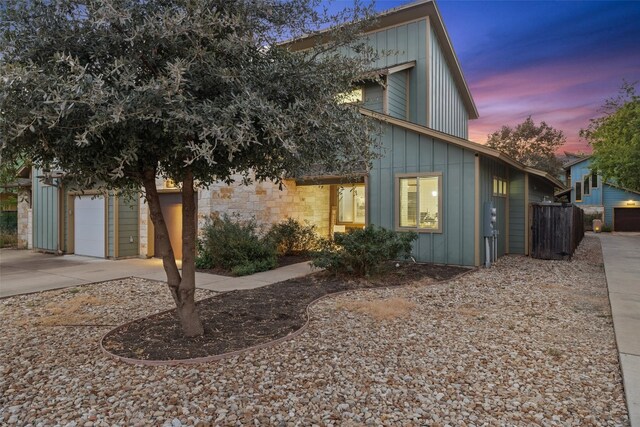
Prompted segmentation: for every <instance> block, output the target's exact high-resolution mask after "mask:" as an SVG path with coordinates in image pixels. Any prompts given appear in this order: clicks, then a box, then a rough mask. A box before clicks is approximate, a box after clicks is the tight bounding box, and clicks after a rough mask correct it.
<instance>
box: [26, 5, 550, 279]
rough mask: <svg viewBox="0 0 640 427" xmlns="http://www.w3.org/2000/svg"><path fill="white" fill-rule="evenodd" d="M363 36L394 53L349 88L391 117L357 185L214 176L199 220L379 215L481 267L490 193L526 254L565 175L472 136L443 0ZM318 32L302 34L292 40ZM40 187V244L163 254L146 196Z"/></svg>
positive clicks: (346, 221) (433, 247)
mask: <svg viewBox="0 0 640 427" xmlns="http://www.w3.org/2000/svg"><path fill="white" fill-rule="evenodd" d="M362 37H364V38H365V40H366V42H367V43H369V44H370V45H371V46H372V47H373V48H374V49H376V50H378V51H380V52H382V51H392V52H394V53H393V54H391V55H381V57H380V59H379V60H378V62H377V63H376V64H375V68H376V69H377V70H378V71H377V72H378V73H379V76H381V79H378V80H379V81H378V82H377V83H376V82H369V83H363V84H362V85H361V86H359V87H357V88H355V90H354V92H353V94H351V96H350V98H351V99H352V100H353V101H355V102H359V103H360V105H361V113H362V114H364V115H366V116H369V117H372V118H374V119H375V120H378V121H380V123H381V125H382V130H383V133H382V136H381V138H382V141H381V142H382V147H383V149H382V153H381V157H380V158H379V159H378V160H376V161H375V162H374V164H373V167H372V168H371V169H370V170H368V171H363V173H362V175H361V177H360V179H359V182H357V183H356V184H355V185H354V184H352V183H348V184H347V183H346V181H345V180H344V179H343V178H341V177H339V176H314V177H306V178H300V179H291V180H288V181H287V182H286V186H285V188H284V189H282V190H280V189H278V187H277V186H275V185H272V184H269V183H256V184H254V185H250V186H241V185H239V184H237V185H231V186H229V185H226V184H223V183H220V184H217V185H213V186H211V187H210V188H208V189H201V190H199V191H198V196H197V197H198V217H199V220H200V224H202V223H203V221H204V219H205V218H206V217H208V216H209V215H211V214H222V213H229V214H232V213H234V214H239V215H241V216H243V217H245V218H248V217H254V218H256V219H257V220H258V221H259V222H260V223H265V224H268V223H274V222H278V221H280V220H282V219H284V218H286V217H293V218H296V219H299V220H303V221H308V222H310V223H312V224H315V225H316V227H317V230H318V232H319V233H320V234H322V235H324V236H331V235H332V234H333V233H334V232H341V231H346V230H348V229H349V228H354V227H363V226H365V225H366V224H375V225H378V226H382V227H385V228H388V229H392V230H398V231H409V230H411V231H416V232H417V233H418V234H419V238H418V240H417V241H416V242H415V244H414V249H413V252H414V257H415V258H416V260H418V261H423V262H434V263H443V264H457V265H468V266H473V265H480V263H481V262H482V260H483V259H484V256H485V245H484V244H483V237H484V234H483V227H482V225H483V221H484V220H485V219H486V218H485V213H484V204H485V202H493V205H494V206H495V207H496V210H497V228H498V231H499V234H498V236H497V240H498V243H497V250H498V256H501V255H504V254H507V253H513V254H527V253H528V248H529V244H528V239H529V235H528V230H529V227H528V223H529V218H528V205H529V203H531V202H535V201H542V200H544V199H545V198H546V199H548V200H551V199H552V198H553V193H554V187H559V188H562V183H561V182H560V181H558V180H557V179H555V178H554V177H552V176H550V175H549V174H547V173H545V172H542V171H539V170H535V169H532V168H530V167H526V166H524V165H523V164H521V163H519V162H517V161H516V160H514V159H511V158H509V157H508V156H506V155H504V154H502V153H500V152H498V151H496V150H493V149H491V148H488V147H486V146H484V145H481V144H477V143H474V142H471V141H469V140H468V139H467V137H468V121H469V120H472V119H475V118H477V117H478V111H477V109H476V106H475V103H474V101H473V98H472V96H471V92H470V90H469V87H468V85H467V83H466V81H465V78H464V75H463V73H462V70H461V67H460V63H459V61H458V58H457V57H456V54H455V52H454V50H453V47H452V45H451V41H450V39H449V36H448V34H447V31H446V29H445V26H444V24H443V21H442V17H441V16H440V13H439V11H438V8H437V6H436V4H435V3H434V2H433V1H420V2H417V3H413V4H409V5H406V6H402V7H399V8H396V9H393V10H390V11H387V12H384V13H382V14H380V16H379V17H378V19H377V21H376V22H375V24H374V26H373V27H371V28H369V29H368V30H367V31H366V32H365V33H364V34H363V36H362ZM313 42H314V40H313V39H311V38H306V39H300V40H296V41H293V42H291V43H290V48H291V49H304V48H305V46H308V45H309V44H310V43H313ZM37 175H38V174H37V173H36V174H34V176H37ZM33 186H34V191H33V194H34V197H33V215H34V220H33V233H34V235H33V245H34V247H35V248H37V249H41V250H49V251H60V252H65V253H76V254H84V255H93V256H99V257H110V258H119V257H123V256H142V257H146V256H153V255H154V232H153V226H152V224H151V221H150V220H149V214H148V210H147V206H146V205H145V204H144V203H143V202H141V201H138V200H133V201H131V200H125V199H123V198H122V197H119V196H118V195H117V194H112V195H109V196H108V197H104V196H99V197H95V198H93V199H91V198H88V197H86V196H84V197H81V196H80V195H79V194H73V193H66V192H64V191H63V190H62V189H59V188H57V187H53V186H46V185H43V183H42V181H39V180H37V179H36V178H34V181H33ZM158 186H159V187H160V188H161V193H162V196H161V197H162V204H163V206H164V208H163V211H164V213H165V217H166V220H167V222H168V224H169V228H170V233H171V235H172V236H171V240H172V243H174V248H175V249H177V248H179V247H180V245H179V243H180V227H181V225H180V224H181V217H180V216H181V210H180V209H179V208H180V203H181V200H180V197H181V196H180V193H179V192H178V190H177V189H175V188H174V185H173V184H172V183H171V182H162V181H159V182H158ZM92 230H93V231H92ZM95 230H97V231H95ZM177 254H178V256H179V250H178V252H177Z"/></svg>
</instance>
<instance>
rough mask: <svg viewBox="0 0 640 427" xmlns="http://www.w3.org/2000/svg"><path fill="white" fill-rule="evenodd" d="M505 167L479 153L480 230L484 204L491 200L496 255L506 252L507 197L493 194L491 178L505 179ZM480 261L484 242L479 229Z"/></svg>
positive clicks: (483, 252) (481, 260) (483, 219)
mask: <svg viewBox="0 0 640 427" xmlns="http://www.w3.org/2000/svg"><path fill="white" fill-rule="evenodd" d="M507 168H508V166H506V165H505V164H503V163H502V162H499V161H497V160H494V159H492V158H489V157H486V156H483V155H480V230H482V225H483V224H484V221H485V217H484V204H485V202H493V205H494V207H495V208H496V221H497V224H498V256H499V257H501V256H503V255H504V254H505V253H506V240H507V239H506V236H507V198H506V197H503V196H494V195H493V178H494V177H498V178H502V179H505V180H506V179H507ZM480 233H481V234H480V262H484V256H485V242H484V236H483V235H482V232H481V231H480Z"/></svg>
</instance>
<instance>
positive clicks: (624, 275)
mask: <svg viewBox="0 0 640 427" xmlns="http://www.w3.org/2000/svg"><path fill="white" fill-rule="evenodd" d="M598 236H600V242H602V254H603V256H604V269H605V273H606V276H607V286H608V288H609V301H610V302H611V312H612V315H613V327H614V329H615V333H616V341H617V343H618V352H619V355H620V365H621V367H622V376H623V378H624V390H625V394H626V396H627V406H628V407H629V419H630V420H631V425H632V426H634V427H640V233H613V234H609V233H602V234H599V235H598Z"/></svg>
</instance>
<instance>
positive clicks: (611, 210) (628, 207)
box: [556, 156, 640, 231]
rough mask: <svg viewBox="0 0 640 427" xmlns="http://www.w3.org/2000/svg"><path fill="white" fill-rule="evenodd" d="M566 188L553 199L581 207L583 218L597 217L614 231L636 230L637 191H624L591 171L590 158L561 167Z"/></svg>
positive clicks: (639, 224)
mask: <svg viewBox="0 0 640 427" xmlns="http://www.w3.org/2000/svg"><path fill="white" fill-rule="evenodd" d="M564 170H565V180H566V181H565V182H566V183H567V187H568V188H567V189H566V190H563V191H560V192H558V193H557V194H556V197H559V196H560V197H561V196H565V197H566V198H567V201H570V202H571V203H575V204H576V205H577V206H579V207H581V208H582V209H583V210H584V212H585V214H587V215H599V216H600V218H601V219H602V222H603V224H604V225H607V226H608V227H611V229H612V230H614V231H640V192H637V191H633V190H628V189H625V188H622V187H620V186H618V185H616V184H615V183H613V182H610V181H604V180H603V178H602V176H601V175H598V174H595V173H593V172H592V171H591V156H588V157H584V158H581V159H577V160H574V161H572V162H570V163H567V164H566V165H565V166H564Z"/></svg>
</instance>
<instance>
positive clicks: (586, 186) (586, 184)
mask: <svg viewBox="0 0 640 427" xmlns="http://www.w3.org/2000/svg"><path fill="white" fill-rule="evenodd" d="M590 179H591V175H585V176H584V177H582V192H583V193H584V195H585V196H588V195H589V194H591V184H590Z"/></svg>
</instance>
